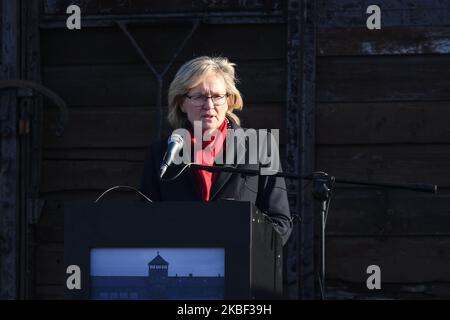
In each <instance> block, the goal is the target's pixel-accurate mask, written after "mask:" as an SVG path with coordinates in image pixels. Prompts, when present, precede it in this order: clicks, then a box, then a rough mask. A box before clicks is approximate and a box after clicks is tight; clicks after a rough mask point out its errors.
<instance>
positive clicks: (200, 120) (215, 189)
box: [141, 56, 292, 244]
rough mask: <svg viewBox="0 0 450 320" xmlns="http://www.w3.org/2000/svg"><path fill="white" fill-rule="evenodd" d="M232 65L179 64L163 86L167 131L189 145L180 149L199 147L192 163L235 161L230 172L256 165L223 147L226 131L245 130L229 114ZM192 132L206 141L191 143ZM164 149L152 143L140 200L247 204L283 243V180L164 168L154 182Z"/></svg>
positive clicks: (234, 95) (288, 224)
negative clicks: (179, 132)
mask: <svg viewBox="0 0 450 320" xmlns="http://www.w3.org/2000/svg"><path fill="white" fill-rule="evenodd" d="M234 66H235V64H233V63H231V62H229V61H228V59H226V58H222V57H206V56H203V57H198V58H195V59H193V60H190V61H188V62H186V63H185V64H184V65H182V66H181V67H180V69H179V70H178V72H177V73H176V75H175V78H174V79H173V81H172V83H171V84H170V87H169V101H168V103H169V104H168V106H169V113H168V120H169V123H170V125H171V126H172V127H173V129H185V130H187V131H188V132H190V133H191V135H190V137H191V138H190V140H191V141H184V143H185V144H186V143H188V144H189V143H190V144H191V145H194V144H196V143H199V145H200V147H197V148H193V150H194V152H193V153H192V154H191V159H192V161H193V162H195V163H197V164H201V165H207V166H211V165H221V164H223V161H217V159H218V157H219V155H220V156H221V157H223V156H224V155H226V158H227V159H230V158H231V159H234V160H235V161H234V163H232V164H231V165H232V166H233V167H235V168H238V169H259V168H260V166H261V163H256V164H255V163H246V161H243V160H245V159H238V157H239V156H238V155H237V154H236V153H238V151H242V150H240V149H239V148H238V147H236V148H231V149H230V148H229V147H228V146H229V145H232V144H231V143H226V140H227V139H230V138H229V136H227V132H229V131H238V130H240V131H241V132H242V131H245V129H242V128H241V127H240V120H239V118H238V117H237V115H236V114H235V113H234V111H235V110H242V107H243V101H242V97H241V94H240V92H239V90H238V89H237V88H236V76H235V69H234ZM195 127H197V128H201V131H202V137H203V136H210V137H211V139H208V140H206V141H205V140H204V139H202V141H200V142H199V141H197V140H198V139H197V138H196V136H195V134H194V128H195ZM196 139H197V140H196ZM228 142H229V141H228ZM197 146H198V145H197ZM239 146H241V145H239ZM243 148H245V149H246V150H245V152H244V153H243V154H245V155H248V150H247V149H249V148H248V146H244V147H243ZM250 149H251V148H250ZM166 150H167V140H164V141H159V142H156V143H153V144H152V145H151V146H150V148H149V151H148V154H147V157H146V160H145V164H144V172H143V176H142V185H141V189H142V192H143V193H144V194H145V195H146V196H148V197H149V198H150V199H152V200H153V201H216V200H219V199H226V200H237V201H250V202H252V203H253V204H255V205H256V207H257V208H258V209H259V210H260V211H261V212H262V213H263V214H265V215H266V216H267V217H268V219H269V220H270V221H271V222H272V224H273V226H274V229H275V230H276V231H277V232H278V233H279V234H280V236H281V239H282V242H283V244H285V243H286V242H287V240H288V238H289V235H290V233H291V230H292V219H291V215H290V211H289V204H288V198H287V192H286V183H285V181H284V179H283V178H277V177H274V176H272V175H254V176H244V175H241V174H237V173H230V172H214V173H211V172H208V171H205V170H182V168H183V166H182V165H181V166H171V167H169V169H168V170H167V173H166V174H165V176H164V177H165V178H166V179H160V177H159V170H160V165H161V162H162V160H163V158H164V155H165V152H166ZM230 155H231V157H230ZM247 162H249V161H247ZM227 163H228V162H227ZM180 172H181V173H180ZM170 177H176V178H173V179H170Z"/></svg>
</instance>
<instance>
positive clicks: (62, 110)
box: [0, 80, 69, 136]
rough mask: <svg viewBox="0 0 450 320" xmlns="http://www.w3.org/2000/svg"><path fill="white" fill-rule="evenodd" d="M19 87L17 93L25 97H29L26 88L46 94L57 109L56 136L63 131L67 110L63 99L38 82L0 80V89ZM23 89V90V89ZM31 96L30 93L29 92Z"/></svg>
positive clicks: (67, 115)
mask: <svg viewBox="0 0 450 320" xmlns="http://www.w3.org/2000/svg"><path fill="white" fill-rule="evenodd" d="M17 88H19V89H20V90H21V91H20V92H19V93H21V94H24V96H25V97H29V96H30V93H29V91H27V90H31V89H32V90H34V91H37V92H39V93H40V94H42V95H44V96H46V97H47V98H49V99H50V100H52V101H53V102H54V103H55V104H56V106H57V107H58V109H59V115H58V118H57V126H56V129H55V134H56V135H57V136H61V135H62V134H63V132H64V127H65V125H66V123H67V120H68V117H69V112H68V108H67V104H66V103H65V102H64V100H63V99H62V98H61V97H60V96H58V95H57V94H56V93H54V92H53V91H52V90H50V89H49V88H47V87H45V86H43V85H42V84H40V83H37V82H34V81H29V80H0V90H2V89H17ZM23 89H24V90H23ZM31 96H32V93H31Z"/></svg>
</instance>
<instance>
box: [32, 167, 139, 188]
mask: <svg viewBox="0 0 450 320" xmlns="http://www.w3.org/2000/svg"><path fill="white" fill-rule="evenodd" d="M142 170H143V161H139V162H137V161H109V160H97V161H96V160H86V161H83V160H77V161H74V160H72V161H71V160H44V161H43V165H42V185H41V188H40V190H41V191H42V192H50V191H64V190H87V189H94V190H106V189H108V188H110V187H113V186H117V185H127V186H132V187H137V188H139V186H140V179H141V175H142Z"/></svg>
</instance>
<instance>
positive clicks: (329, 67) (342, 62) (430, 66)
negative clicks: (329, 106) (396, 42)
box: [317, 55, 450, 102]
mask: <svg viewBox="0 0 450 320" xmlns="http://www.w3.org/2000/svg"><path fill="white" fill-rule="evenodd" d="M448 74H450V59H449V58H448V57H447V56H445V55H441V56H377V57H319V58H318V59H317V95H318V101H319V102H338V101H339V102H375V101H433V100H434V101H439V100H440V101H444V100H450V90H448V88H449V87H450V77H448Z"/></svg>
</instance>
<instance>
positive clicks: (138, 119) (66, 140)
mask: <svg viewBox="0 0 450 320" xmlns="http://www.w3.org/2000/svg"><path fill="white" fill-rule="evenodd" d="M48 110H51V111H48V112H47V113H46V114H45V121H44V148H46V149H48V148H52V149H53V148H58V149H60V148H64V149H67V148H144V147H147V146H148V145H149V144H150V142H151V141H153V140H154V139H155V138H156V136H155V135H156V131H155V125H154V124H155V122H156V119H155V117H156V110H155V107H153V106H148V107H123V108H120V107H112V108H92V107H86V108H76V107H72V108H70V110H69V114H70V117H69V122H68V123H67V127H66V128H65V131H64V134H63V135H62V136H60V137H58V136H56V135H55V133H54V132H55V131H54V126H55V124H56V121H55V120H56V117H57V114H56V111H53V110H52V109H51V108H50V109H48ZM284 113H285V107H284V104H270V105H245V107H244V109H243V110H242V112H239V113H237V114H238V116H239V117H240V118H241V120H242V125H243V126H245V127H248V128H255V129H260V128H270V129H280V139H281V140H283V139H284V138H285V135H284V134H285V130H284V127H285V123H284V121H283V120H284V117H285V116H284ZM166 127H167V126H166ZM166 129H167V130H166V131H167V133H168V134H169V132H171V131H172V130H170V129H169V128H168V127H167V128H166ZM44 157H45V155H44Z"/></svg>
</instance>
